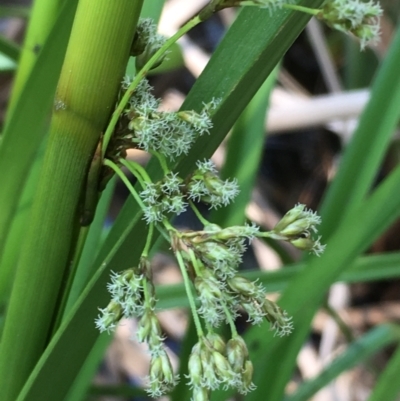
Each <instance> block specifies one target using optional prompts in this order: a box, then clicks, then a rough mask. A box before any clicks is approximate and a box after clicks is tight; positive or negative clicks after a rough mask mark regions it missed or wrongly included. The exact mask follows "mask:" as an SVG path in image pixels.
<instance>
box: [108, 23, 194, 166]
mask: <svg viewBox="0 0 400 401" xmlns="http://www.w3.org/2000/svg"><path fill="white" fill-rule="evenodd" d="M200 22H202V21H201V19H200V18H199V17H198V16H196V17H194V18H192V19H191V20H190V21H188V22H187V23H186V24H185V25H184V26H183V27H182V28H181V29H179V30H178V32H176V33H175V35H173V36H171V37H170V38H169V39H168V40H167V41H166V42H165V43H164V44H163V45H162V46H161V47H160V49H159V50H158V51H156V52H155V53H154V55H153V57H151V58H150V60H149V61H148V62H147V63H146V64H145V65H144V67H143V68H142V69H141V70H140V71H139V72H138V73H137V75H136V76H135V78H134V80H133V81H132V83H131V84H130V85H129V88H128V89H127V90H126V92H125V94H124V96H123V97H122V99H121V101H120V102H119V104H118V106H117V108H116V109H115V111H114V113H113V115H112V117H111V120H110V122H109V124H108V127H107V130H106V132H105V134H104V139H103V148H102V156H103V158H104V156H105V153H106V150H107V146H108V144H109V142H110V139H111V136H112V134H113V132H114V129H115V126H116V124H117V122H118V119H119V118H120V116H121V114H122V112H123V111H124V109H125V107H126V105H127V104H128V101H129V99H130V98H131V97H132V94H133V92H134V91H135V89H136V87H137V86H138V84H139V82H140V81H141V80H142V79H143V78H144V77H145V76H146V74H147V73H148V71H149V70H150V69H151V67H152V66H153V65H154V64H155V63H156V62H157V61H158V60H159V59H160V57H161V56H162V55H164V53H165V52H166V51H167V50H168V49H169V48H170V47H171V46H172V45H173V44H174V43H175V42H176V41H177V40H178V39H179V38H181V37H182V36H183V35H184V34H185V33H186V32H188V31H190V30H191V29H192V28H193V27H195V26H196V25H198V24H199V23H200Z"/></svg>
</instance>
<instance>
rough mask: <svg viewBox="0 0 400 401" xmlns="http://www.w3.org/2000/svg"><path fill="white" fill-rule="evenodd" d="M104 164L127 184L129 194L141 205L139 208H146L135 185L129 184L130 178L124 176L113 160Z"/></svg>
mask: <svg viewBox="0 0 400 401" xmlns="http://www.w3.org/2000/svg"><path fill="white" fill-rule="evenodd" d="M103 164H104V165H105V166H107V167H110V168H111V169H113V170H114V172H115V173H116V174H117V175H118V177H119V178H120V179H121V181H122V182H123V183H124V184H125V186H126V187H127V188H128V189H129V192H130V193H131V194H132V196H133V197H134V198H135V201H136V202H137V203H138V204H139V206H140V207H141V208H142V209H144V208H145V206H144V204H143V201H142V199H141V198H140V196H139V194H138V193H137V192H136V189H135V188H134V187H133V185H132V184H131V183H130V182H129V180H128V178H127V177H126V175H125V174H124V172H123V171H122V170H121V169H120V168H119V167H118V166H117V165H116V164H115V163H114V162H112V161H111V160H108V159H105V160H104V162H103Z"/></svg>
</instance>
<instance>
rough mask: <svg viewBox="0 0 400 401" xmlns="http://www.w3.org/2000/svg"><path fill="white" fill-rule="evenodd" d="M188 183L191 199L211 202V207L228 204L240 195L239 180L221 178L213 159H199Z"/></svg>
mask: <svg viewBox="0 0 400 401" xmlns="http://www.w3.org/2000/svg"><path fill="white" fill-rule="evenodd" d="M196 164H197V169H196V170H195V171H194V172H193V174H192V175H191V178H190V182H189V184H188V186H187V187H188V196H189V199H193V200H194V201H202V202H205V203H208V204H210V207H211V208H218V207H220V206H222V205H223V206H227V205H228V204H229V203H231V202H232V200H233V199H234V198H235V197H236V196H237V195H238V193H239V187H238V184H237V180H236V179H233V180H225V181H223V180H221V179H220V178H219V177H218V175H217V170H216V168H215V166H214V164H213V163H212V161H211V160H204V161H198V162H197V163H196Z"/></svg>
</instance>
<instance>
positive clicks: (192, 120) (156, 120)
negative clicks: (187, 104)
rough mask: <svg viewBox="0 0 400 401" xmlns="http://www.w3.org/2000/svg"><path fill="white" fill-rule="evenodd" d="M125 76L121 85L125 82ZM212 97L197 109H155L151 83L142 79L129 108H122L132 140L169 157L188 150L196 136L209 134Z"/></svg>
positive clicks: (214, 105)
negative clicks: (199, 109) (199, 110)
mask: <svg viewBox="0 0 400 401" xmlns="http://www.w3.org/2000/svg"><path fill="white" fill-rule="evenodd" d="M126 82H129V80H127V79H125V80H124V83H123V86H125V87H126V86H127V85H126ZM216 105H217V102H216V101H215V100H213V101H212V102H210V103H209V104H206V105H204V107H203V109H202V110H201V112H200V113H196V112H194V111H180V112H178V113H172V112H171V113H169V112H162V111H158V110H157V109H158V106H159V101H158V100H157V99H156V98H155V97H154V96H153V95H152V94H151V87H150V85H149V84H148V82H147V81H146V80H145V79H143V80H142V81H141V82H140V84H139V85H138V86H137V88H136V90H135V92H134V94H133V96H132V98H131V99H130V103H129V108H128V109H127V110H126V111H125V113H126V116H127V117H128V118H129V120H130V122H129V124H128V129H129V130H130V131H131V135H130V137H131V140H132V143H133V144H136V145H137V146H138V147H139V148H141V149H143V150H145V151H157V152H160V153H162V154H163V155H165V156H166V157H168V158H170V159H175V158H176V157H178V156H180V155H182V154H187V153H188V152H189V150H190V148H191V146H192V144H193V142H194V141H195V139H196V138H197V137H198V136H201V135H204V134H209V130H210V129H211V128H212V122H211V118H210V112H211V111H212V110H213V109H214V108H215V107H216Z"/></svg>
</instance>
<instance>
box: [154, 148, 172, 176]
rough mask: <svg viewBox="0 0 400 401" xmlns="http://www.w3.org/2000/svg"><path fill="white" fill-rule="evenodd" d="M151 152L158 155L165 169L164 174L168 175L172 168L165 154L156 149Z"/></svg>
mask: <svg viewBox="0 0 400 401" xmlns="http://www.w3.org/2000/svg"><path fill="white" fill-rule="evenodd" d="M149 153H150V154H152V155H153V156H155V157H157V159H158V161H159V163H160V166H161V168H162V169H163V172H164V175H167V174H169V173H170V172H171V170H170V169H169V168H168V164H167V160H166V159H165V156H164V155H163V154H161V153H160V152H157V151H156V150H150V151H149Z"/></svg>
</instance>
